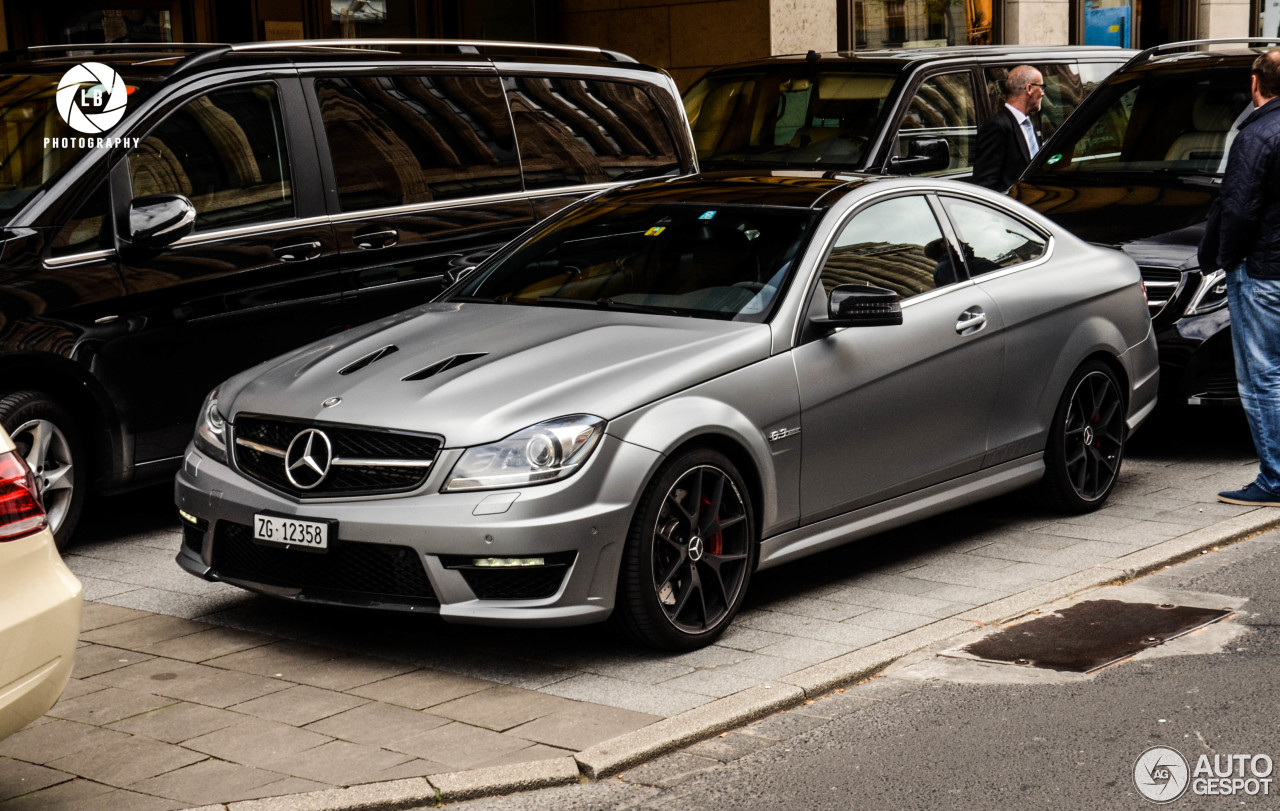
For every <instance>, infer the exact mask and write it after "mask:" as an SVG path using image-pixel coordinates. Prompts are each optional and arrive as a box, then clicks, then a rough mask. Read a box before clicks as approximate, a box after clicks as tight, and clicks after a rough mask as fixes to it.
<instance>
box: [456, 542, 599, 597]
mask: <svg viewBox="0 0 1280 811" xmlns="http://www.w3.org/2000/svg"><path fill="white" fill-rule="evenodd" d="M542 557H543V558H544V559H545V560H546V564H545V565H543V566H516V567H512V568H509V569H508V568H502V567H489V566H475V565H473V564H472V560H473V559H472V558H470V557H466V556H463V555H441V557H440V562H441V563H442V564H444V566H445V568H448V569H455V570H457V572H458V573H459V574H461V575H462V579H463V580H465V581H467V585H468V586H470V587H471V590H472V591H473V592H475V595H476V597H478V598H479V599H481V600H541V599H545V598H547V597H551V596H553V595H554V594H555V593H556V592H557V591H559V590H560V584H561V583H563V582H564V576H565V573H566V572H568V571H569V567H570V566H571V565H572V564H573V559H574V557H576V553H574V552H558V553H556V554H552V555H544V556H542Z"/></svg>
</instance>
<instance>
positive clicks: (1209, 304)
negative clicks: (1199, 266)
mask: <svg viewBox="0 0 1280 811" xmlns="http://www.w3.org/2000/svg"><path fill="white" fill-rule="evenodd" d="M1226 303H1227V272H1226V271H1225V270H1215V271H1213V272H1212V273H1206V274H1205V275H1204V278H1203V279H1202V280H1201V281H1200V289H1199V290H1197V291H1196V294H1195V295H1194V296H1192V297H1191V305H1190V306H1189V307H1187V311H1186V312H1185V313H1183V315H1184V316H1187V315H1200V314H1201V313H1207V312H1210V311H1212V310H1216V309H1218V308H1219V307H1221V306H1223V305H1224V304H1226Z"/></svg>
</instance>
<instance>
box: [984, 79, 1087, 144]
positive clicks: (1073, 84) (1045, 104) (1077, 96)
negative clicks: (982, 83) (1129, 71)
mask: <svg viewBox="0 0 1280 811" xmlns="http://www.w3.org/2000/svg"><path fill="white" fill-rule="evenodd" d="M1012 67H1014V66H1012V65H1001V66H999V67H989V68H987V69H986V71H985V72H984V76H985V77H986V82H987V93H988V95H989V96H990V97H991V109H992V110H998V109H1000V105H1002V104H1004V101H1005V92H1004V80H1005V79H1007V78H1008V77H1009V70H1010V69H1011V68H1012ZM1033 67H1034V68H1035V69H1036V70H1038V71H1040V75H1041V76H1043V77H1044V100H1043V101H1041V102H1040V115H1039V120H1038V121H1036V124H1037V129H1038V130H1039V132H1040V143H1044V142H1045V141H1047V140H1049V136H1051V135H1053V134H1054V133H1055V132H1057V131H1058V127H1060V126H1062V122H1063V121H1065V120H1066V118H1067V116H1069V115H1071V113H1073V112H1075V109H1076V108H1077V107H1079V106H1080V102H1082V101H1084V97H1085V96H1087V95H1089V91H1090V90H1092V89H1093V87H1094V86H1095V85H1096V82H1095V83H1094V84H1091V85H1088V86H1086V85H1085V82H1084V80H1083V79H1082V77H1081V74H1080V68H1079V66H1078V65H1076V64H1075V63H1074V62H1071V63H1067V64H1061V65H1033ZM1103 76H1104V77H1105V76H1106V74H1105V73H1104V74H1103ZM1033 118H1034V117H1033Z"/></svg>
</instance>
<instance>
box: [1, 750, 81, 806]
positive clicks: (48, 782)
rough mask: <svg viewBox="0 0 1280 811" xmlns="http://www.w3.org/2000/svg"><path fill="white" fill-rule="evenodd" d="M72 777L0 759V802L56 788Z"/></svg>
mask: <svg viewBox="0 0 1280 811" xmlns="http://www.w3.org/2000/svg"><path fill="white" fill-rule="evenodd" d="M74 777H75V775H71V774H68V773H66V772H63V771H59V770H57V769H46V768H45V767H44V766H37V765H35V764H34V763H23V762H22V761H20V760H13V759H12V758H5V757H0V801H3V800H8V799H10V798H12V797H18V796H21V795H23V794H28V793H30V792H32V791H39V790H40V789H44V788H48V787H49V786H56V785H58V784H59V783H65V782H67V781H68V780H71V779H73V778H74Z"/></svg>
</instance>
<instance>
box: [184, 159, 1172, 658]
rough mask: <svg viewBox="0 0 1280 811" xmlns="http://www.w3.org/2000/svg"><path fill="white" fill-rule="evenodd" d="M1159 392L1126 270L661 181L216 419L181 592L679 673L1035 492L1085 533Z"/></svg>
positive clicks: (277, 365)
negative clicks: (527, 643) (484, 628)
mask: <svg viewBox="0 0 1280 811" xmlns="http://www.w3.org/2000/svg"><path fill="white" fill-rule="evenodd" d="M444 249H445V248H442V250H444ZM1157 376H1158V371H1157V361H1156V347H1155V342H1154V340H1153V337H1152V330H1151V319H1150V317H1149V316H1148V314H1147V305H1146V299H1145V295H1144V292H1143V287H1142V282H1141V279H1140V276H1139V273H1138V269H1137V267H1136V266H1135V265H1134V263H1133V262H1132V261H1131V260H1130V259H1128V258H1127V257H1125V256H1124V255H1123V254H1121V253H1118V252H1115V251H1110V250H1105V249H1102V248H1097V247H1094V246H1091V245H1088V244H1086V243H1084V242H1082V241H1080V240H1079V239H1076V238H1075V237H1073V236H1071V235H1070V234H1068V233H1067V232H1065V231H1063V230H1062V229H1061V228H1059V227H1057V226H1056V225H1054V224H1053V223H1051V222H1049V221H1047V220H1045V219H1044V218H1043V217H1041V216H1039V215H1037V214H1035V213H1034V212H1032V211H1031V210H1029V209H1027V208H1024V207H1023V206H1021V205H1019V204H1017V203H1015V202H1012V201H1011V200H1009V199H1008V198H1006V197H1003V196H1000V195H997V194H995V193H992V192H988V191H987V190H985V189H981V188H978V187H976V186H972V185H968V184H963V183H954V182H948V181H940V180H929V179H921V178H884V177H863V176H849V175H823V174H821V173H779V172H775V173H767V172H766V173H754V174H743V173H723V174H708V175H700V176H694V177H687V178H680V179H671V180H657V181H645V182H641V183H635V184H632V185H628V186H625V187H622V188H616V189H613V190H610V191H608V192H605V193H603V194H601V195H599V196H596V197H594V198H592V199H590V200H587V201H585V202H583V203H580V204H578V205H576V206H573V207H571V208H569V209H567V210H565V211H563V212H562V213H561V214H559V215H558V216H556V217H555V218H554V219H552V220H550V221H548V222H546V223H544V224H543V225H542V226H539V227H538V228H536V229H535V230H533V231H530V232H529V233H527V234H525V235H524V236H523V237H521V238H520V239H518V240H516V241H515V242H513V243H511V244H510V245H508V246H507V247H506V248H504V249H503V250H502V251H500V252H499V253H498V254H496V255H494V256H493V257H492V258H490V259H489V260H488V261H486V262H485V263H484V264H482V265H481V266H480V267H479V268H477V269H476V270H475V271H474V272H472V273H470V274H467V275H465V276H463V278H461V279H460V280H459V281H458V282H457V283H455V284H454V285H453V286H452V287H450V288H449V289H448V290H447V291H446V292H445V293H444V294H443V295H442V296H441V297H440V298H439V299H438V300H437V301H435V302H434V303H431V304H427V305H423V306H419V307H417V308H416V309H412V310H409V311H407V312H404V313H401V314H399V315H396V316H394V317H391V318H386V319H383V320H382V321H378V322H374V323H371V324H366V325H364V326H361V327H357V328H355V329H351V330H349V331H347V332H345V333H343V334H342V335H339V336H335V337H334V338H332V339H330V340H326V341H322V342H318V343H313V344H311V345H309V346H306V347H303V348H302V349H299V350H297V351H295V352H293V353H291V354H288V355H284V356H282V357H280V358H277V359H275V360H273V361H269V362H267V363H265V364H262V365H260V366H257V367H255V368H253V369H250V370H248V371H246V372H244V373H242V374H240V375H238V376H236V377H233V378H232V379H230V380H228V381H226V382H225V383H223V384H222V385H221V386H219V387H218V388H217V389H216V390H215V391H213V392H212V393H211V394H210V395H209V398H208V401H207V402H206V403H205V406H204V408H203V410H202V412H201V415H200V421H199V425H198V428H197V432H196V436H195V439H194V441H193V443H192V445H191V446H190V447H189V448H188V451H187V454H186V458H185V462H184V464H183V468H182V471H181V472H180V473H179V475H178V478H177V485H176V498H177V504H178V507H179V509H180V512H181V516H182V519H183V522H184V534H183V542H182V548H181V551H180V552H179V554H178V558H177V560H178V563H179V564H180V565H181V566H182V567H183V568H184V569H186V570H187V571H189V572H191V573H192V574H195V575H198V576H200V577H203V578H206V579H209V580H218V581H224V582H227V583H230V584H233V585H236V586H240V587H242V588H246V589H250V590H252V591H256V592H261V593H264V594H269V595H273V596H276V597H280V598H284V599H290V600H296V601H300V602H310V603H326V604H336V605H346V606H363V607H369V608H378V609H386V610H400V611H416V612H422V613H438V614H439V615H440V616H441V617H443V618H444V619H445V620H449V621H453V622H467V623H485V624H517V623H521V624H526V625H543V626H549V625H571V624H579V623H590V622H598V621H602V620H605V619H611V621H612V622H614V623H615V624H616V625H617V626H618V627H619V628H620V629H621V630H623V631H625V632H626V633H628V634H630V635H631V636H632V637H634V638H635V639H637V640H638V641H640V642H642V643H644V644H648V645H652V646H656V647H660V648H666V649H674V650H683V649H692V648H696V647H699V646H702V645H706V644H709V643H710V642H712V641H714V640H715V639H716V638H717V637H718V636H719V635H720V634H721V633H722V632H723V631H724V630H725V628H726V627H727V626H728V624H729V623H730V622H731V621H732V619H733V617H734V615H735V613H736V612H737V611H738V608H739V606H740V605H741V604H742V600H743V596H744V595H745V593H746V590H747V586H748V583H749V582H750V579H751V577H752V575H753V573H754V572H756V571H757V570H760V569H766V568H769V567H771V566H777V565H778V564H781V563H785V562H787V561H790V560H794V559H796V558H799V557H802V556H804V555H808V554H811V553H814V552H818V551H820V550H823V549H828V548H830V547H833V546H836V545H839V544H844V543H848V542H849V541H852V540H855V539H858V538H863V537H865V536H869V535H874V534H875V533H877V532H880V531H882V530H885V529H887V528H890V527H894V526H898V525H901V524H904V523H907V522H910V521H914V520H917V519H920V518H922V517H925V516H929V515H933V514H935V513H939V512H942V511H945V510H948V509H951V508H954V507H958V506H961V505H967V504H972V503H974V502H976V501H979V500H981V499H986V498H990V497H992V496H995V495H997V494H1001V493H1005V492H1008V491H1011V490H1014V489H1017V488H1022V487H1029V486H1030V487H1034V488H1035V489H1036V490H1037V491H1038V492H1039V495H1040V496H1041V500H1042V502H1043V503H1044V504H1045V505H1046V507H1047V508H1049V509H1053V510H1061V511H1067V512H1086V511H1089V510H1094V509H1097V508H1098V507H1099V506H1101V505H1102V504H1103V502H1105V501H1106V499H1107V496H1108V495H1109V494H1110V493H1111V490H1112V488H1113V487H1114V486H1115V483H1116V479H1117V476H1118V475H1119V471H1120V463H1121V459H1122V457H1123V454H1124V443H1125V439H1126V437H1127V435H1128V434H1129V433H1130V432H1131V431H1133V430H1134V429H1135V428H1136V427H1137V426H1138V425H1139V424H1140V423H1141V422H1142V421H1143V419H1145V418H1146V417H1147V415H1148V414H1150V412H1151V410H1152V409H1153V408H1154V406H1155V397H1156V388H1157Z"/></svg>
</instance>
